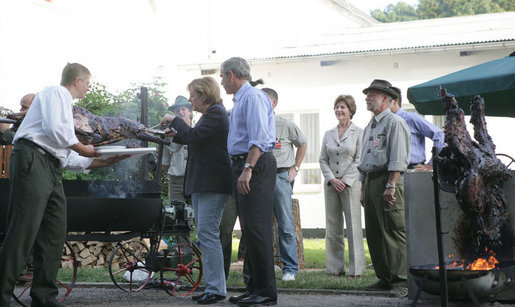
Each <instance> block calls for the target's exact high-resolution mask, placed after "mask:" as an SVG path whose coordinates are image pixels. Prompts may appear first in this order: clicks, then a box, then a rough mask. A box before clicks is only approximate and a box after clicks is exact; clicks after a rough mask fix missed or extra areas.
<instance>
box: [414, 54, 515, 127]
mask: <svg viewBox="0 0 515 307" xmlns="http://www.w3.org/2000/svg"><path fill="white" fill-rule="evenodd" d="M440 86H441V87H442V88H445V89H446V90H447V93H451V94H453V95H454V96H455V97H456V100H457V101H458V104H459V106H460V107H461V108H462V109H463V110H464V111H465V114H470V99H472V97H474V96H475V95H480V96H481V97H482V98H483V99H484V100H485V112H486V115H488V116H504V117H515V52H513V53H512V54H511V55H510V56H507V57H504V58H501V59H498V60H494V61H490V62H486V63H483V64H479V65H476V66H472V67H470V68H467V69H463V70H460V71H457V72H454V73H451V74H448V75H445V76H442V77H439V78H436V79H433V80H430V81H427V82H425V83H422V84H419V85H415V86H412V87H410V88H408V99H409V101H410V102H411V103H412V104H413V105H414V106H415V108H416V109H417V111H418V112H419V113H420V114H427V115H443V108H442V102H441V97H440Z"/></svg>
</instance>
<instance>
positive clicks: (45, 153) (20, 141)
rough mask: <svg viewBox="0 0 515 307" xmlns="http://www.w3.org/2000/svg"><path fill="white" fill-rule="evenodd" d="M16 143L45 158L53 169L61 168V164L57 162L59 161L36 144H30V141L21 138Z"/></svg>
mask: <svg viewBox="0 0 515 307" xmlns="http://www.w3.org/2000/svg"><path fill="white" fill-rule="evenodd" d="M16 143H17V144H23V145H27V146H29V147H30V148H32V149H35V150H36V151H37V152H39V153H40V154H42V155H43V156H45V158H47V159H48V160H49V161H50V162H52V163H53V164H54V166H55V167H57V168H61V162H60V161H59V159H57V158H56V157H54V156H53V155H52V154H51V153H49V152H48V151H46V149H44V148H43V147H41V146H39V145H38V144H36V143H34V142H32V141H31V140H27V139H24V138H21V139H19V140H18V141H17V142H16Z"/></svg>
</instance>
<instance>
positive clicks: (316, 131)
mask: <svg viewBox="0 0 515 307" xmlns="http://www.w3.org/2000/svg"><path fill="white" fill-rule="evenodd" d="M299 119H300V130H301V131H302V133H304V135H305V136H306V138H307V139H308V148H307V150H306V156H305V157H304V161H303V162H302V168H301V180H300V181H301V184H321V183H322V173H321V171H320V164H319V163H318V156H319V154H320V120H319V114H318V113H303V114H300V117H299Z"/></svg>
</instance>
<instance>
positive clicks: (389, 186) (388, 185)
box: [385, 182, 395, 189]
mask: <svg viewBox="0 0 515 307" xmlns="http://www.w3.org/2000/svg"><path fill="white" fill-rule="evenodd" d="M385 188H387V189H395V185H394V184H390V183H389V182H387V183H386V185H385Z"/></svg>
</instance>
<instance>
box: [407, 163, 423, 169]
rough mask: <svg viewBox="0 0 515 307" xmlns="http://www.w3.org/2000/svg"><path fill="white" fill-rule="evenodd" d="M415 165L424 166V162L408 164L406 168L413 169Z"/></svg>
mask: <svg viewBox="0 0 515 307" xmlns="http://www.w3.org/2000/svg"><path fill="white" fill-rule="evenodd" d="M417 165H424V162H418V163H410V164H409V165H408V168H409V169H414V168H415V166H417Z"/></svg>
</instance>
